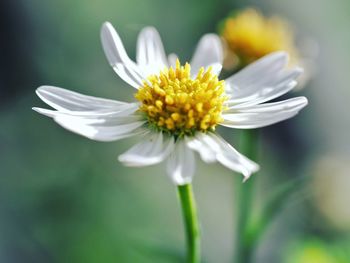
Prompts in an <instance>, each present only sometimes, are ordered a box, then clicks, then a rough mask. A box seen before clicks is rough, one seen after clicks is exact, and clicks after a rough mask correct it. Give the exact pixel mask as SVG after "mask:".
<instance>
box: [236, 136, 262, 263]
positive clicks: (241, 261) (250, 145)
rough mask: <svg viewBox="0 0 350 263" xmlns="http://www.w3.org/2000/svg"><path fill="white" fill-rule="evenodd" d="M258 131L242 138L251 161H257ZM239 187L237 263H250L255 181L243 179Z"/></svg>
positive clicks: (237, 184)
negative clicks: (251, 220)
mask: <svg viewBox="0 0 350 263" xmlns="http://www.w3.org/2000/svg"><path fill="white" fill-rule="evenodd" d="M257 142H258V132H257V130H245V131H243V137H242V148H241V152H242V153H243V154H244V155H245V156H247V157H248V158H249V159H251V160H253V161H256V159H257ZM239 180H240V181H239V182H238V183H237V182H236V186H237V210H236V211H237V226H236V251H235V261H234V262H235V263H250V262H251V260H252V259H251V258H252V255H253V247H252V242H251V240H250V236H249V220H250V212H251V209H252V202H253V194H254V181H255V180H254V179H253V178H251V179H249V180H248V181H247V182H245V183H244V184H242V181H241V178H239Z"/></svg>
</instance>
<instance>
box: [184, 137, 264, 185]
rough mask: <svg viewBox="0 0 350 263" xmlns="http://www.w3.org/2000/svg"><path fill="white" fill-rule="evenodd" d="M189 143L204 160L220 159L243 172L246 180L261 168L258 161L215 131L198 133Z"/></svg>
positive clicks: (235, 169) (228, 166)
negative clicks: (249, 157) (247, 156)
mask: <svg viewBox="0 0 350 263" xmlns="http://www.w3.org/2000/svg"><path fill="white" fill-rule="evenodd" d="M187 144H188V146H189V147H190V148H191V149H193V150H195V151H197V152H198V153H199V154H200V156H201V158H202V160H203V161H205V162H214V161H218V162H220V163H221V164H222V165H224V166H226V167H227V168H229V169H231V170H233V171H236V172H239V173H242V174H243V175H244V177H245V180H246V179H247V178H248V177H249V176H250V175H251V174H252V173H254V172H256V171H257V170H258V169H259V166H258V165H257V164H256V163H254V162H253V161H251V160H249V159H248V158H246V157H245V156H243V155H242V154H240V153H239V152H237V151H236V150H235V149H234V148H233V147H232V146H231V145H229V144H228V143H227V142H225V140H224V139H222V138H221V137H219V136H217V135H215V134H213V133H209V134H204V133H198V134H197V135H196V136H195V137H194V138H189V140H188V142H187Z"/></svg>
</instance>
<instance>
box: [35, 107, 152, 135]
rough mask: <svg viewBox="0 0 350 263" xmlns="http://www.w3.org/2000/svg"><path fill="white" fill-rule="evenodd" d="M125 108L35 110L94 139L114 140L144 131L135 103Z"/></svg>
mask: <svg viewBox="0 0 350 263" xmlns="http://www.w3.org/2000/svg"><path fill="white" fill-rule="evenodd" d="M126 106H128V107H129V108H126V107H124V109H123V110H119V111H116V110H114V109H109V110H106V109H104V110H99V111H55V110H48V109H41V108H33V110H35V111H37V112H39V113H41V114H43V115H46V116H48V117H51V118H53V119H54V121H55V122H57V123H58V124H59V125H61V126H62V127H64V128H66V129H67V130H70V131H72V132H74V133H77V134H80V135H82V136H85V137H87V138H89V139H92V140H97V141H114V140H119V139H122V138H126V137H130V136H133V135H137V134H142V133H144V131H145V129H143V128H142V127H141V126H142V125H143V124H144V123H145V122H146V121H145V120H144V118H143V117H142V116H141V115H139V114H136V113H135V110H136V109H135V108H134V105H133V103H130V105H126Z"/></svg>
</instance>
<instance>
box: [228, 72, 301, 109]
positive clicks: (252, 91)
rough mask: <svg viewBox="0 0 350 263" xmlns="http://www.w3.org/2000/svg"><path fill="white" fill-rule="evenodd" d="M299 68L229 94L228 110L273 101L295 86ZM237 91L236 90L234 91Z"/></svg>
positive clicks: (277, 73) (278, 73) (279, 73)
mask: <svg viewBox="0 0 350 263" xmlns="http://www.w3.org/2000/svg"><path fill="white" fill-rule="evenodd" d="M302 72H303V71H302V69H301V68H297V67H296V68H293V69H289V70H284V71H280V72H276V73H275V74H274V75H270V76H268V77H267V79H266V78H265V83H263V82H262V81H260V83H259V82H256V83H255V84H252V85H251V86H247V87H246V89H245V90H244V87H242V91H241V92H236V95H234V94H235V93H230V94H229V95H230V96H231V98H230V99H229V100H228V102H227V104H228V105H229V107H230V108H237V109H238V108H241V107H246V106H249V105H256V104H259V103H263V102H266V101H269V100H273V99H275V98H277V97H279V96H282V95H283V94H285V93H287V92H289V91H290V90H292V89H293V88H294V87H295V86H296V85H297V82H296V79H297V78H298V77H299V76H300V74H301V73H302ZM236 91H237V90H236Z"/></svg>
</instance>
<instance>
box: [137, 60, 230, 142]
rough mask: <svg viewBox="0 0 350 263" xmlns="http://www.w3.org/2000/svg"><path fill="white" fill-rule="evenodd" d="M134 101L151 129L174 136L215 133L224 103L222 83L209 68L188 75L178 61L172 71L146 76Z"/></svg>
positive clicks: (188, 71) (188, 69)
mask: <svg viewBox="0 0 350 263" xmlns="http://www.w3.org/2000/svg"><path fill="white" fill-rule="evenodd" d="M135 98H136V99H137V100H139V101H140V102H141V105H140V108H139V111H140V112H142V113H144V114H145V115H146V117H147V119H148V122H149V124H150V125H151V126H152V127H154V128H156V129H157V130H161V131H165V132H168V133H170V134H172V135H175V136H183V135H193V134H194V133H195V132H196V131H202V132H206V131H209V130H214V129H215V126H216V125H217V124H218V123H219V122H221V121H222V117H221V113H222V111H223V110H224V109H225V101H226V100H227V96H226V94H225V83H224V81H223V80H221V81H220V80H219V79H218V76H217V75H216V74H214V73H213V72H212V68H211V67H209V68H208V69H206V70H205V69H204V68H201V69H200V70H199V72H198V73H197V75H195V76H191V67H190V65H189V64H188V63H186V64H185V65H181V64H180V62H179V61H178V60H177V61H176V67H175V68H173V67H170V68H165V69H164V70H163V71H161V72H160V73H159V75H151V76H149V77H148V78H147V80H146V81H144V83H143V86H142V87H140V89H139V90H138V92H137V93H136V94H135Z"/></svg>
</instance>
